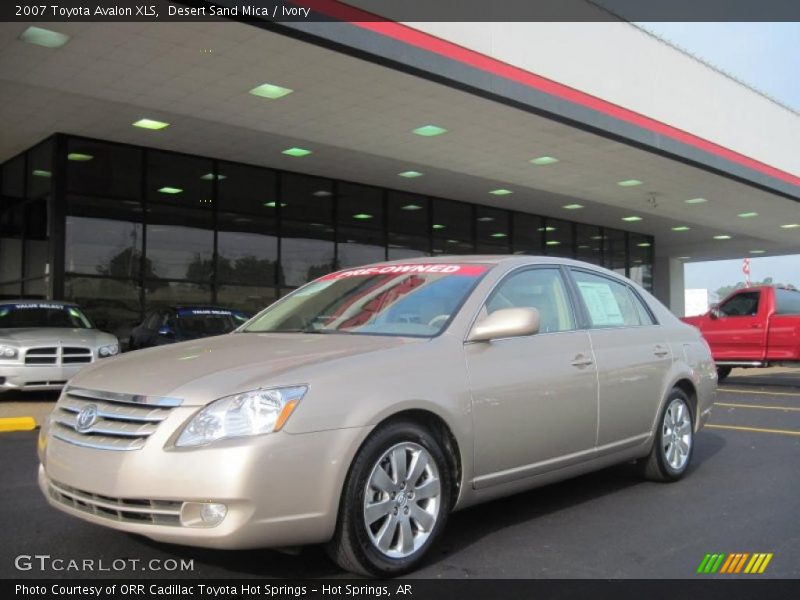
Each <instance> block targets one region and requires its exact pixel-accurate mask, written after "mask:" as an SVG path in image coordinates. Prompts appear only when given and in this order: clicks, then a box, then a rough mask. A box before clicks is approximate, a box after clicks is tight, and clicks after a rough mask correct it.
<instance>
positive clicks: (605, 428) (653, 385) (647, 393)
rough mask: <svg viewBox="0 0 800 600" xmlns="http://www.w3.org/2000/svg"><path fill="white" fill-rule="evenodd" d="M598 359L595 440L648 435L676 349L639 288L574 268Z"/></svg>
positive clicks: (636, 439)
mask: <svg viewBox="0 0 800 600" xmlns="http://www.w3.org/2000/svg"><path fill="white" fill-rule="evenodd" d="M570 272H571V275H572V278H573V280H574V282H575V286H576V288H577V295H578V296H579V298H580V300H581V302H582V305H583V308H584V311H585V315H586V318H587V319H588V321H589V323H588V325H589V335H590V337H591V342H592V348H593V349H594V354H595V359H596V361H597V376H598V382H599V392H600V394H599V423H598V431H597V445H598V447H600V448H602V447H603V446H609V449H621V448H624V447H625V446H628V445H635V444H637V443H640V442H641V441H642V440H643V439H644V438H646V437H648V436H649V435H650V432H651V429H652V427H653V422H654V421H655V418H656V413H657V412H658V409H659V405H660V402H661V398H662V394H663V389H664V381H665V378H666V376H667V371H668V370H669V368H670V366H671V365H672V352H671V349H670V346H669V344H668V343H667V342H666V338H665V336H664V334H663V330H662V328H661V326H660V325H658V323H657V322H656V319H655V317H654V316H653V315H652V313H651V312H650V310H649V309H648V308H647V305H646V304H645V303H644V301H643V300H642V299H641V298H640V297H639V295H638V293H637V292H636V291H635V290H634V289H633V288H632V287H631V286H629V285H628V284H626V283H625V282H623V281H620V280H619V279H614V278H611V277H606V276H604V275H601V274H599V273H595V272H593V271H588V270H583V269H578V268H571V269H570Z"/></svg>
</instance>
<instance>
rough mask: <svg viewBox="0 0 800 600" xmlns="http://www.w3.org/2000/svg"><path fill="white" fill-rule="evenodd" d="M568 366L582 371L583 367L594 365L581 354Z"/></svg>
mask: <svg viewBox="0 0 800 600" xmlns="http://www.w3.org/2000/svg"><path fill="white" fill-rule="evenodd" d="M569 364H571V365H572V366H573V367H578V368H579V369H582V368H583V367H588V366H589V365H591V364H594V361H593V360H592V359H591V358H588V357H586V356H584V355H583V354H578V356H576V357H575V358H574V359H573V360H572V362H571V363H569Z"/></svg>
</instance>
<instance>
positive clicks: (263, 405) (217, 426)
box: [175, 385, 308, 446]
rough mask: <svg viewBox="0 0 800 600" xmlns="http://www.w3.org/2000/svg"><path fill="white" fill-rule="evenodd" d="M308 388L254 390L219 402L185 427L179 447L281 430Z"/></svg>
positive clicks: (221, 399)
mask: <svg viewBox="0 0 800 600" xmlns="http://www.w3.org/2000/svg"><path fill="white" fill-rule="evenodd" d="M306 390H308V388H307V387H306V386H304V385H303V386H296V387H285V388H275V389H271V390H253V391H252V392H243V393H241V394H236V395H235V396H227V397H225V398H220V399H219V400H215V401H214V402H212V403H211V404H209V405H208V406H206V407H205V408H204V409H203V410H201V411H200V412H198V413H197V414H196V415H195V416H194V417H192V419H191V420H190V421H189V422H188V423H187V424H186V426H184V428H183V431H181V434H180V435H179V436H178V441H177V442H175V445H176V446H201V445H203V444H208V443H210V442H213V441H216V440H221V439H224V438H234V437H244V436H250V435H260V434H262V433H272V432H273V431H278V430H280V428H281V427H283V424H284V423H286V419H288V418H289V415H291V414H292V411H294V409H295V407H296V406H297V403H298V402H300V400H302V399H303V396H305V394H306Z"/></svg>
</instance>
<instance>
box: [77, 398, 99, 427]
mask: <svg viewBox="0 0 800 600" xmlns="http://www.w3.org/2000/svg"><path fill="white" fill-rule="evenodd" d="M96 421H97V405H96V404H89V405H87V406H84V407H83V408H82V409H81V412H79V413H78V418H77V419H76V422H75V425H76V426H75V429H77V430H78V431H79V432H81V433H83V432H85V431H88V430H89V429H90V428H91V427H92V425H94V424H95V422H96Z"/></svg>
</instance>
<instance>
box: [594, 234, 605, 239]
mask: <svg viewBox="0 0 800 600" xmlns="http://www.w3.org/2000/svg"><path fill="white" fill-rule="evenodd" d="M592 239H593V240H604V239H606V238H605V236H602V235H593V236H592Z"/></svg>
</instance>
